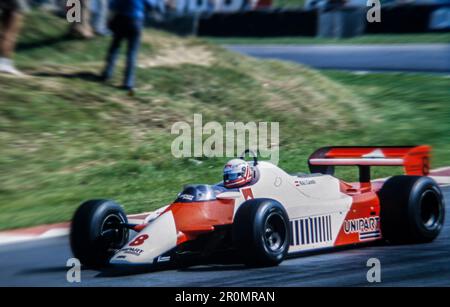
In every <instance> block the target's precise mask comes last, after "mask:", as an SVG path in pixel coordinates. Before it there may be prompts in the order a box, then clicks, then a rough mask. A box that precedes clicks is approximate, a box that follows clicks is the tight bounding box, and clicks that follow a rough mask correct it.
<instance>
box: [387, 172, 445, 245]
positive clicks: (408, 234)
mask: <svg viewBox="0 0 450 307" xmlns="http://www.w3.org/2000/svg"><path fill="white" fill-rule="evenodd" d="M379 198H380V206H381V216H380V219H381V231H382V232H383V236H384V237H385V238H386V239H387V240H388V241H390V242H393V243H424V242H431V241H433V240H434V239H435V238H436V237H437V236H438V235H439V233H440V232H441V229H442V227H443V224H444V216H445V205H444V198H443V196H442V192H441V190H440V188H439V186H438V185H437V183H436V182H435V181H434V180H433V179H431V178H429V177H421V176H394V177H391V178H389V179H388V180H387V181H386V183H385V184H384V185H383V187H382V189H381V190H380V192H379Z"/></svg>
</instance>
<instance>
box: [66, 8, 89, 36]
mask: <svg viewBox="0 0 450 307" xmlns="http://www.w3.org/2000/svg"><path fill="white" fill-rule="evenodd" d="M80 1H81V22H74V23H72V26H71V28H70V36H72V37H74V38H84V39H90V38H93V37H94V31H93V30H92V27H91V3H90V0H80Z"/></svg>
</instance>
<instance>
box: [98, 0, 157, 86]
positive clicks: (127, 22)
mask: <svg viewBox="0 0 450 307" xmlns="http://www.w3.org/2000/svg"><path fill="white" fill-rule="evenodd" d="M153 2H154V0H112V3H111V10H112V11H113V14H114V15H113V17H112V19H111V21H110V23H109V27H110V29H111V31H112V32H113V40H112V43H111V46H110V48H109V51H108V56H107V58H106V66H105V69H104V71H103V74H102V79H103V80H104V81H107V80H109V79H111V77H112V75H113V72H114V66H115V64H116V61H117V57H118V55H119V50H120V44H121V43H122V41H123V40H125V41H127V44H128V46H127V60H126V67H125V76H124V80H123V86H122V88H123V89H125V90H128V91H129V92H130V93H132V90H133V88H134V75H135V68H136V61H137V56H138V51H139V45H140V40H141V32H142V28H143V26H144V17H145V11H146V9H147V8H149V7H151V6H152V4H153Z"/></svg>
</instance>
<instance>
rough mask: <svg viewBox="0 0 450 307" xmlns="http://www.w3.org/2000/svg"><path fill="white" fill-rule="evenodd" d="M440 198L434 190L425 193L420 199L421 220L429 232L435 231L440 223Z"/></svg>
mask: <svg viewBox="0 0 450 307" xmlns="http://www.w3.org/2000/svg"><path fill="white" fill-rule="evenodd" d="M440 214H441V210H440V201H439V196H438V195H437V194H436V193H435V192H434V191H433V190H427V191H425V192H424V193H423V194H422V196H421V198H420V218H421V221H422V225H423V226H424V227H425V228H426V229H427V230H434V229H435V228H436V227H438V226H439V223H440Z"/></svg>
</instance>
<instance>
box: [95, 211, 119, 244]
mask: <svg viewBox="0 0 450 307" xmlns="http://www.w3.org/2000/svg"><path fill="white" fill-rule="evenodd" d="M123 222H124V221H123V219H122V217H120V216H119V215H117V214H110V215H108V216H107V217H106V218H105V219H104V220H103V223H102V227H101V229H100V237H101V238H102V241H103V242H104V244H106V246H107V247H108V248H109V249H117V248H121V247H122V244H123V240H124V237H125V229H122V228H121V227H120V224H121V223H123Z"/></svg>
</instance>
